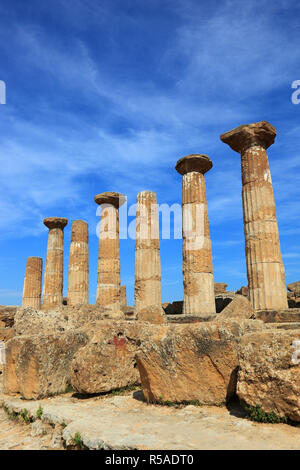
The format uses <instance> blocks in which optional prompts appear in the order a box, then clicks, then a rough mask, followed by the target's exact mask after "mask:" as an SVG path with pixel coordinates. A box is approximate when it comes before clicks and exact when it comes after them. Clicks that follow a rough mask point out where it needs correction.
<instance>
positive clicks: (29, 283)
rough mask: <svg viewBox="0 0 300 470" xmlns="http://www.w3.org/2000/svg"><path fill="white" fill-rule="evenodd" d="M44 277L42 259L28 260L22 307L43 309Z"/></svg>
mask: <svg viewBox="0 0 300 470" xmlns="http://www.w3.org/2000/svg"><path fill="white" fill-rule="evenodd" d="M42 275H43V260H42V258H37V257H31V258H27V264H26V272H25V278H24V288H23V299H22V307H24V308H25V307H32V308H36V309H40V308H41V295H42Z"/></svg>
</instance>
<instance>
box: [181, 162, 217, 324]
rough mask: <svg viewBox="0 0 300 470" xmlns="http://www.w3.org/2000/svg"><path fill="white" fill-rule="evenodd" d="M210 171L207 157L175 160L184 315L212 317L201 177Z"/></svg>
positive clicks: (206, 219) (212, 281)
mask: <svg viewBox="0 0 300 470" xmlns="http://www.w3.org/2000/svg"><path fill="white" fill-rule="evenodd" d="M211 167H212V162H211V160H210V159H209V157H207V155H187V156H186V157H183V158H181V159H180V160H178V162H177V164H176V170H177V171H178V172H179V173H180V174H182V175H183V178H182V224H183V230H182V233H183V264H182V271H183V285H184V302H183V313H184V314H188V315H199V316H207V315H211V314H213V313H215V311H216V309H215V297H214V278H213V267H212V252H211V240H210V233H209V222H208V210H207V202H206V189H205V179H204V173H205V172H206V171H208V170H209V169H210V168H211Z"/></svg>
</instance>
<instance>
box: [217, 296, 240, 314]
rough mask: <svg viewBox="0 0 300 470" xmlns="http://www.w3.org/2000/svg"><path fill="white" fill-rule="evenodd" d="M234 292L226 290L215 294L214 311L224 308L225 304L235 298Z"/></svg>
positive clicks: (218, 311)
mask: <svg viewBox="0 0 300 470" xmlns="http://www.w3.org/2000/svg"><path fill="white" fill-rule="evenodd" d="M235 296H236V293H235V292H231V291H226V292H224V293H223V294H216V296H215V302H216V312H217V313H220V312H222V311H223V310H224V308H225V307H227V305H229V304H230V302H232V300H233V299H234V298H235Z"/></svg>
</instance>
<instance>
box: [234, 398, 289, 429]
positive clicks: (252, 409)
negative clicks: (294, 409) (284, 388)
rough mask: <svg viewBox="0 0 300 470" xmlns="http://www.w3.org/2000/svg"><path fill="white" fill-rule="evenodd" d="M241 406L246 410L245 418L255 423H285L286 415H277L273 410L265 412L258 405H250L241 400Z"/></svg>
mask: <svg viewBox="0 0 300 470" xmlns="http://www.w3.org/2000/svg"><path fill="white" fill-rule="evenodd" d="M241 405H242V407H243V408H244V410H245V411H246V418H248V419H250V420H251V421H256V422H257V423H273V424H274V423H287V422H288V419H287V418H286V416H278V415H277V414H276V413H275V412H274V411H271V412H270V413H267V412H266V411H264V410H263V409H262V408H261V407H260V406H259V405H256V406H251V405H248V404H247V403H245V402H241Z"/></svg>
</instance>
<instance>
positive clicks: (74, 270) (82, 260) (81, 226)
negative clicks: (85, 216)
mask: <svg viewBox="0 0 300 470" xmlns="http://www.w3.org/2000/svg"><path fill="white" fill-rule="evenodd" d="M88 303H89V226H88V224H87V223H86V222H84V221H83V220H74V222H73V224H72V235H71V244H70V256H69V276H68V305H82V304H88Z"/></svg>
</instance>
